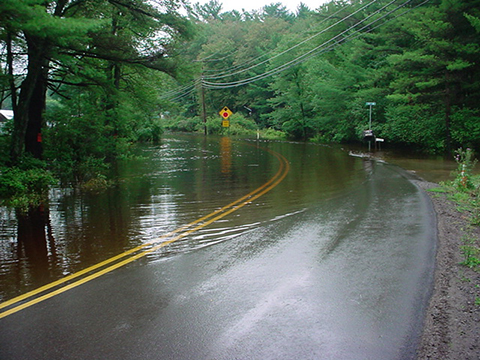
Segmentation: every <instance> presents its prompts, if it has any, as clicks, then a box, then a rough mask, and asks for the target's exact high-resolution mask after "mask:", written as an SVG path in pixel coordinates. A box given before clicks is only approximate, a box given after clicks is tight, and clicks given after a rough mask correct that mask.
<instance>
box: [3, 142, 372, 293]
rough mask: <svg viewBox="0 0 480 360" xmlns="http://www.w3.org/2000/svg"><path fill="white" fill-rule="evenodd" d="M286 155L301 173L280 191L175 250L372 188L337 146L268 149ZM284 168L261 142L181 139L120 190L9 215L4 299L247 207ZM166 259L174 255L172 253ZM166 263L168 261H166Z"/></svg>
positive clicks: (73, 196) (70, 195)
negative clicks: (228, 207) (244, 199)
mask: <svg viewBox="0 0 480 360" xmlns="http://www.w3.org/2000/svg"><path fill="white" fill-rule="evenodd" d="M260 145H261V146H265V147H271V148H274V149H276V150H278V151H280V152H281V153H284V155H285V156H286V157H288V160H289V161H290V163H291V164H292V166H293V171H292V175H291V176H290V177H288V178H287V179H286V180H285V181H284V184H282V187H283V189H287V190H285V192H283V191H276V192H275V193H274V194H269V195H267V196H265V197H264V198H262V199H260V200H259V202H257V203H256V204H255V205H252V206H251V207H250V208H246V209H243V210H242V212H241V214H235V215H234V216H232V218H230V219H228V220H223V221H222V222H219V223H218V224H214V225H213V226H211V227H209V228H207V229H204V230H202V231H201V232H199V233H197V234H194V235H192V237H190V238H188V239H186V240H185V241H183V242H181V243H179V244H175V246H172V247H171V248H170V250H169V251H171V252H172V251H173V252H175V251H180V249H184V250H188V249H189V248H195V247H196V246H205V245H208V244H209V243H216V242H218V241H223V240H226V239H229V238H231V237H232V236H237V235H238V234H240V233H242V232H243V231H248V230H249V229H251V228H254V227H255V226H256V224H257V223H258V222H259V221H269V220H270V219H272V218H275V217H276V216H283V215H285V214H289V213H291V212H296V211H298V210H300V209H302V208H304V207H306V206H308V205H309V204H311V203H312V202H316V201H318V200H319V199H322V198H326V197H329V196H332V194H335V193H338V192H341V191H343V190H344V189H346V188H348V187H349V186H351V185H353V184H354V183H355V182H359V181H360V182H361V181H363V179H364V177H365V173H364V172H363V171H361V170H362V165H361V164H362V162H361V161H357V160H356V159H353V158H351V157H349V156H346V155H345V153H343V152H340V151H332V149H331V148H329V147H322V146H311V145H306V144H294V143H271V144H269V143H262V144H260ZM277 166H278V164H277V161H276V159H275V158H274V157H272V156H271V155H270V154H268V153H267V152H265V151H264V150H261V149H259V148H257V147H256V143H255V142H252V143H245V142H235V141H233V140H232V139H230V138H227V137H219V138H204V137H197V136H172V137H167V138H165V139H164V140H163V142H162V144H161V145H159V146H147V147H143V148H141V149H140V150H139V157H137V158H135V159H134V160H131V161H127V162H125V163H122V164H121V165H119V166H118V169H116V170H117V173H118V178H117V182H116V185H115V187H113V188H112V189H110V190H109V191H107V192H105V193H100V194H87V193H80V192H78V191H73V190H68V189H54V190H52V192H51V194H50V203H49V204H45V206H42V207H41V208H39V209H34V210H32V211H31V212H30V213H29V214H27V215H18V216H17V214H15V212H14V211H12V210H8V209H5V208H2V209H1V217H2V219H1V228H0V300H1V299H3V300H5V299H8V298H11V297H13V296H15V295H18V294H20V293H23V292H25V291H28V290H30V289H33V288H36V287H38V286H40V285H42V284H45V283H47V282H49V281H53V280H55V279H57V278H60V277H62V276H64V275H66V274H69V273H73V272H76V271H78V270H81V269H83V268H85V267H87V266H90V265H92V264H95V263H97V262H99V261H101V260H103V259H106V258H108V257H111V256H113V255H115V254H118V253H121V252H123V251H125V250H128V249H130V248H132V247H135V246H137V245H139V244H142V243H145V242H149V241H151V240H152V239H153V238H155V237H158V236H160V235H162V234H164V233H167V232H169V231H171V230H173V229H176V228H178V227H180V226H182V225H184V224H186V223H188V222H190V221H192V220H194V219H197V218H199V217H201V216H203V215H205V214H208V213H210V212H211V211H213V210H215V209H217V208H218V207H221V206H224V205H225V204H227V203H229V202H230V201H233V200H235V199H238V198H239V197H241V196H243V195H245V194H246V193H248V192H249V191H251V190H252V189H254V188H256V187H258V186H259V185H260V184H262V183H263V182H264V181H266V179H268V178H269V177H270V176H272V175H273V174H274V173H275V171H276V168H277ZM162 252H165V251H162ZM157 255H159V256H161V255H162V254H157Z"/></svg>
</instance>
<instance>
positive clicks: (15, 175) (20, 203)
mask: <svg viewBox="0 0 480 360" xmlns="http://www.w3.org/2000/svg"><path fill="white" fill-rule="evenodd" d="M55 184H56V179H55V178H54V177H53V175H52V174H51V172H50V171H48V170H46V168H45V163H43V162H42V161H39V160H36V159H32V158H29V157H24V158H23V159H22V161H21V162H20V164H19V166H17V167H5V166H4V167H2V168H0V203H1V204H4V205H7V206H12V207H15V208H20V209H22V210H26V209H28V207H30V206H38V205H40V204H41V203H43V202H45V201H46V198H47V195H48V190H49V188H50V186H52V185H55Z"/></svg>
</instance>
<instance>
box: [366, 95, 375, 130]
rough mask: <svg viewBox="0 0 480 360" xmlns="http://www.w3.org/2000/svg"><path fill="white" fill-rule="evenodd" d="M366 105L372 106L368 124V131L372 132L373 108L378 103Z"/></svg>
mask: <svg viewBox="0 0 480 360" xmlns="http://www.w3.org/2000/svg"><path fill="white" fill-rule="evenodd" d="M365 105H367V106H370V117H369V119H370V120H369V122H368V129H369V130H372V106H375V105H377V103H374V102H367V103H366V104H365Z"/></svg>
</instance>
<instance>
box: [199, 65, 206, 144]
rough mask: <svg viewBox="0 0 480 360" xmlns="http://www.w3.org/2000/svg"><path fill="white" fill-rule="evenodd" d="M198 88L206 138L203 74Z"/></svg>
mask: <svg viewBox="0 0 480 360" xmlns="http://www.w3.org/2000/svg"><path fill="white" fill-rule="evenodd" d="M198 86H199V87H200V88H199V89H198V92H199V102H200V104H199V105H200V113H201V117H202V119H203V128H204V134H205V136H206V135H207V107H206V105H205V87H204V86H203V73H202V76H201V78H200V81H199V82H198Z"/></svg>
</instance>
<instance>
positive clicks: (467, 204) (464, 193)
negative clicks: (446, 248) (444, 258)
mask: <svg viewBox="0 0 480 360" xmlns="http://www.w3.org/2000/svg"><path fill="white" fill-rule="evenodd" d="M455 160H456V161H457V163H458V168H457V171H456V177H455V179H454V180H453V181H449V182H444V183H440V187H437V188H434V189H431V191H433V192H439V193H445V194H446V195H447V197H448V198H449V199H450V200H452V201H453V202H454V203H455V204H457V209H458V210H459V211H460V212H461V213H463V214H464V215H465V216H466V218H467V219H468V221H467V225H466V228H465V229H462V230H463V232H464V236H463V239H461V240H462V243H463V245H462V246H461V247H460V249H459V250H460V251H461V252H462V255H463V261H462V263H461V265H463V266H466V267H468V268H470V269H472V270H474V271H476V272H479V273H480V237H479V236H478V234H479V229H480V175H473V172H472V171H473V168H474V167H475V164H476V163H477V160H475V159H474V158H473V151H472V150H471V149H466V150H463V149H459V150H457V152H456V156H455ZM469 281H470V280H469ZM475 286H476V287H477V288H480V284H475ZM475 304H476V305H479V306H480V296H478V297H476V299H475Z"/></svg>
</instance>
